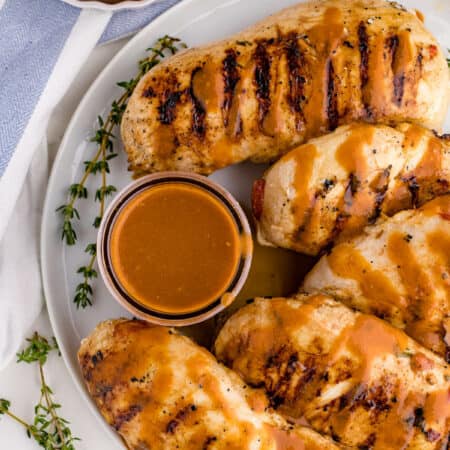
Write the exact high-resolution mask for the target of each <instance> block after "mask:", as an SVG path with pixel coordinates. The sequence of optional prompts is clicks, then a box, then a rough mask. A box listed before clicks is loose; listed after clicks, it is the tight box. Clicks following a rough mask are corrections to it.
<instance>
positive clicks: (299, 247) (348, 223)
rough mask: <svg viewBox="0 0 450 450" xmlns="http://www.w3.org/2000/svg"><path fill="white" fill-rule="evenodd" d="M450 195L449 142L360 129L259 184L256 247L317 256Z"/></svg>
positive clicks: (317, 143)
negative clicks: (383, 221)
mask: <svg viewBox="0 0 450 450" xmlns="http://www.w3.org/2000/svg"><path fill="white" fill-rule="evenodd" d="M449 191H450V137H449V136H443V137H438V136H436V135H435V134H434V133H433V132H432V131H430V130H428V129H426V128H423V127H420V126H418V125H412V124H406V123H404V124H400V125H398V126H396V127H395V128H391V127H388V126H384V125H369V124H361V123H354V124H351V125H347V126H342V127H340V128H338V129H337V130H335V131H334V132H333V133H330V134H328V135H326V136H322V137H320V138H317V139H313V140H311V141H309V142H308V143H307V144H304V145H301V146H299V147H297V148H296V149H295V150H292V151H291V152H289V153H288V154H287V155H285V156H284V157H283V158H281V159H280V160H279V161H278V162H277V163H275V164H274V165H273V166H272V167H270V168H269V169H268V171H267V172H266V174H265V175H264V177H263V178H262V179H261V180H258V181H256V182H255V184H254V189H253V213H254V216H255V218H256V222H257V232H258V240H259V241H260V243H262V244H266V245H272V246H278V247H285V248H289V249H292V250H296V251H298V252H301V253H306V254H309V255H317V254H319V253H320V252H321V251H322V250H324V249H326V248H328V247H330V246H331V244H332V243H334V242H336V241H340V240H343V239H345V238H348V237H350V236H353V235H357V234H358V233H360V232H361V231H362V229H363V228H364V227H365V226H366V225H368V224H372V223H374V222H375V221H376V220H377V219H378V217H379V216H380V215H383V216H386V215H387V216H391V215H393V214H395V213H396V212H398V211H400V210H403V209H408V208H416V207H418V206H420V205H421V204H423V203H424V202H426V201H428V200H431V199H432V198H434V197H435V196H437V195H441V194H444V193H447V192H449Z"/></svg>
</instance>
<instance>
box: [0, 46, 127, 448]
mask: <svg viewBox="0 0 450 450" xmlns="http://www.w3.org/2000/svg"><path fill="white" fill-rule="evenodd" d="M125 43H126V40H125V39H124V40H121V41H117V42H113V43H110V44H107V45H103V46H101V47H98V48H97V49H95V51H94V52H93V53H92V55H91V56H90V58H89V59H88V61H87V62H86V64H85V65H84V67H83V68H82V70H81V72H80V74H79V75H78V77H77V78H76V80H75V82H74V83H73V85H72V86H71V87H70V88H69V91H68V92H67V94H66V96H65V97H64V98H63V100H62V101H61V103H60V105H59V106H58V107H57V108H56V109H55V111H54V114H53V117H52V120H51V122H50V126H49V129H48V142H49V151H50V155H51V157H52V158H53V157H54V155H55V154H56V151H57V149H58V146H59V143H60V141H61V139H62V137H63V134H64V130H65V128H66V126H67V124H68V122H69V120H70V117H71V115H72V113H73V111H74V110H75V108H76V107H77V105H78V103H79V102H80V100H81V98H82V97H83V94H84V92H86V90H87V88H88V87H89V85H90V84H91V83H92V81H93V80H94V79H95V77H96V76H97V75H98V73H99V72H100V71H101V70H102V69H103V67H104V66H105V65H106V64H107V63H108V62H109V60H110V59H111V57H112V56H113V55H114V54H115V53H116V52H117V51H118V50H119V49H120V48H121V47H122V46H123V45H124V44H125ZM35 330H37V331H39V332H40V333H41V334H43V335H45V336H52V335H53V332H52V329H51V326H50V322H49V319H48V315H47V312H46V311H45V309H44V310H43V311H42V313H41V315H40V316H39V318H38V320H37V321H36V323H35V324H34V325H33V327H32V329H30V332H29V335H31V334H32V333H33V331H35ZM45 372H46V377H47V382H48V384H49V385H50V386H51V387H52V389H53V390H54V393H55V397H56V399H57V401H58V403H61V404H62V409H61V415H62V416H63V417H64V418H66V419H67V420H69V421H70V422H71V429H72V431H73V433H74V435H75V436H77V437H80V438H81V439H82V440H81V441H80V442H79V443H77V445H76V448H77V450H88V449H89V450H92V449H95V450H106V449H108V450H109V449H111V448H112V442H111V440H110V438H109V437H108V436H107V435H105V433H104V431H103V429H102V428H101V427H100V426H99V422H98V420H97V419H96V418H95V417H94V416H93V415H92V413H91V412H90V410H89V408H87V407H86V404H85V402H84V400H83V399H82V398H81V397H80V396H79V394H78V390H77V388H76V387H75V385H74V383H73V381H72V379H71V377H70V375H69V373H68V371H67V369H66V367H65V365H64V363H63V360H62V358H60V357H58V356H57V355H56V354H54V355H52V356H51V357H50V358H49V360H48V362H47V364H46V366H45ZM39 388H40V384H39V375H38V368H37V366H36V365H35V364H32V365H28V364H25V363H20V364H17V363H15V362H12V363H11V364H10V365H9V366H8V367H6V369H4V370H3V371H1V372H0V398H6V399H8V400H10V401H11V411H14V413H16V414H17V415H18V416H20V417H22V418H23V419H25V420H26V421H29V422H31V420H32V418H33V405H35V404H36V403H37V402H38V400H39ZM38 448H40V447H39V446H38V445H37V444H36V443H35V442H34V441H32V440H30V439H29V438H28V437H27V435H26V434H25V431H24V429H23V428H22V427H21V426H20V425H18V424H16V423H15V422H13V421H12V420H10V419H9V418H8V417H3V416H2V417H0V449H2V450H33V449H38Z"/></svg>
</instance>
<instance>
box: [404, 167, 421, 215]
mask: <svg viewBox="0 0 450 450" xmlns="http://www.w3.org/2000/svg"><path fill="white" fill-rule="evenodd" d="M402 181H403V182H404V183H406V185H407V187H408V191H409V193H410V195H411V206H412V207H413V208H418V207H419V205H420V199H419V189H420V185H419V183H417V179H416V177H415V176H414V175H412V176H410V177H407V178H402Z"/></svg>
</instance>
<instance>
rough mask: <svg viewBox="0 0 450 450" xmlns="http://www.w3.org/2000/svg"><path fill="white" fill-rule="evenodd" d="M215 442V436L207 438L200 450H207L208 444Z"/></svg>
mask: <svg viewBox="0 0 450 450" xmlns="http://www.w3.org/2000/svg"><path fill="white" fill-rule="evenodd" d="M216 441H217V438H216V437H215V436H208V437H207V438H206V440H205V443H204V444H203V448H202V450H208V448H209V446H210V444H212V443H214V442H216Z"/></svg>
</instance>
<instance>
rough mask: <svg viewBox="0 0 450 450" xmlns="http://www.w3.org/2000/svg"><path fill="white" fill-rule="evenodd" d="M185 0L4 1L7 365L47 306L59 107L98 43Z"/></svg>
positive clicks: (0, 26)
mask: <svg viewBox="0 0 450 450" xmlns="http://www.w3.org/2000/svg"><path fill="white" fill-rule="evenodd" d="M179 1H180V0H159V1H155V2H154V3H152V4H151V5H149V6H146V7H144V8H140V9H133V10H125V11H120V12H117V13H115V14H112V12H106V11H98V10H92V9H84V10H80V9H78V8H75V7H72V6H70V5H68V4H66V3H63V2H62V1H61V0H0V80H1V87H0V368H1V367H2V366H4V365H5V364H6V363H7V362H8V360H9V359H10V358H11V357H12V356H13V355H14V354H15V352H16V349H17V347H18V346H19V345H20V343H21V341H22V339H23V335H24V334H25V333H26V332H27V330H28V327H29V326H31V324H32V322H33V321H34V320H35V318H36V317H37V315H38V313H39V310H40V308H41V306H42V298H41V297H42V294H41V281H40V274H39V252H38V249H39V239H38V237H39V225H40V219H41V208H42V202H43V196H44V192H45V189H46V184H47V180H48V164H47V160H48V154H47V145H46V130H47V126H48V122H49V118H50V115H51V113H52V110H53V108H54V107H55V106H56V105H57V104H58V103H59V101H60V100H61V98H62V97H63V96H64V94H65V92H66V91H67V89H68V87H69V86H70V84H71V83H72V81H73V80H74V78H75V77H76V75H77V73H78V71H79V70H80V68H81V67H82V66H83V64H84V62H85V61H86V59H87V58H88V56H89V54H90V53H91V51H92V49H93V48H94V47H95V46H96V45H99V44H101V43H104V42H107V41H110V40H113V39H118V38H120V37H123V36H126V35H129V34H131V33H134V32H136V31H137V30H139V29H141V28H142V27H143V26H145V25H146V24H148V23H149V22H151V21H152V20H153V19H154V18H155V17H157V16H158V15H160V14H161V13H162V12H164V11H165V10H166V9H168V8H170V7H171V6H173V5H174V4H176V3H178V2H179Z"/></svg>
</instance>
